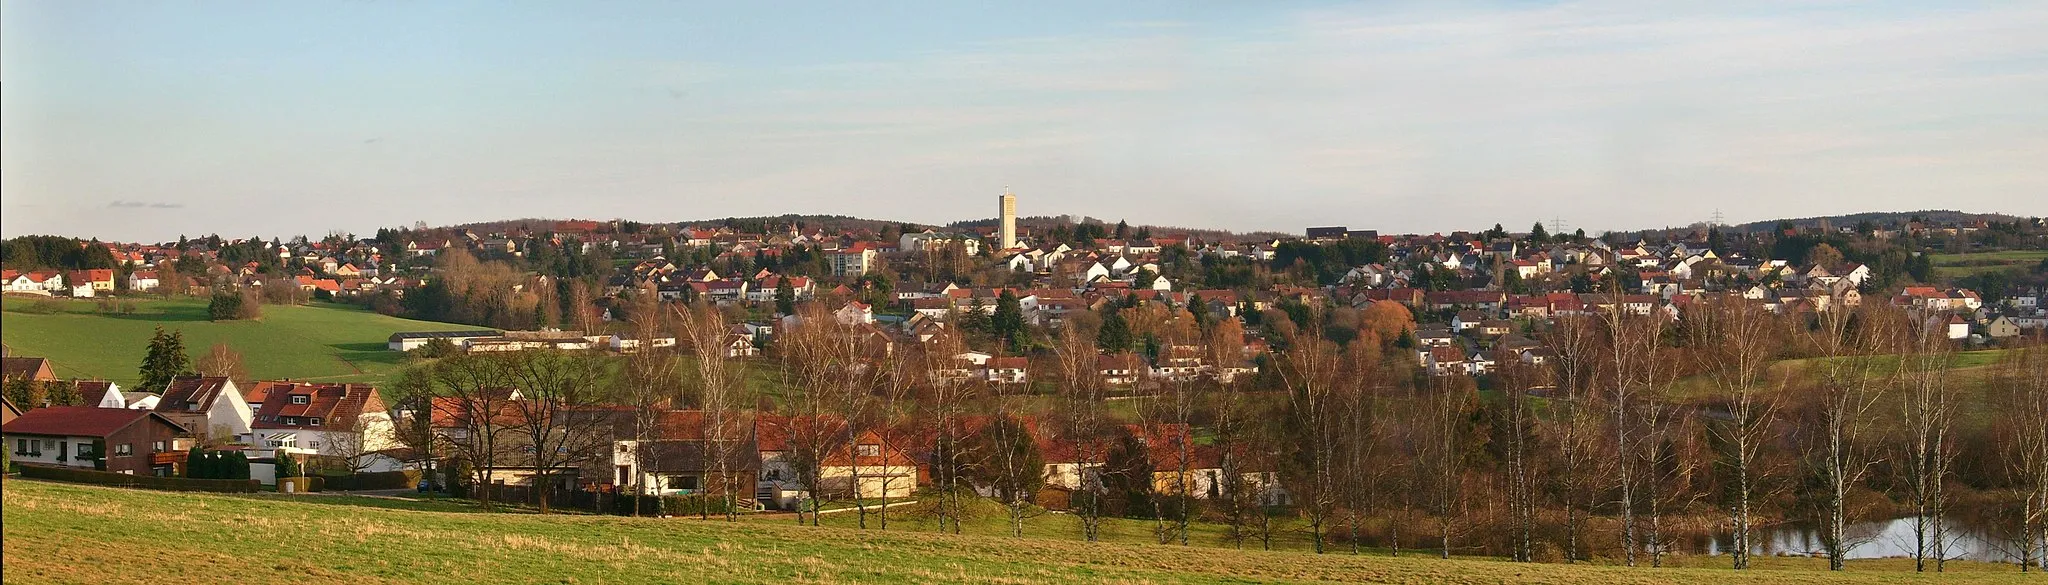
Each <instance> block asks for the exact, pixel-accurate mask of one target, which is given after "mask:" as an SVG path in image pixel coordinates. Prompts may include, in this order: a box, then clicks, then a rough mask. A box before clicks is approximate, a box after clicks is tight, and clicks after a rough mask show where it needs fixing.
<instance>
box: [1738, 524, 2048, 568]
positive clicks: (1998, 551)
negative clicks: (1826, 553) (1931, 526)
mask: <svg viewBox="0 0 2048 585" xmlns="http://www.w3.org/2000/svg"><path fill="white" fill-rule="evenodd" d="M1913 525H1914V522H1913V518H1912V517H1905V518H1898V519H1894V520H1887V521H1883V522H1859V523H1856V524H1851V525H1849V537H1850V542H1852V543H1854V545H1853V546H1851V547H1850V548H1849V555H1848V558H1851V559H1881V558H1911V557H1912V556H1913V549H1914V539H1913ZM1946 529H1947V530H1948V534H1946V535H1943V540H1945V541H1946V542H1947V543H1948V547H1947V553H1946V556H1948V557H1949V558H1950V559H1963V560H1971V561H1984V562H2005V563H2010V562H2018V560H2019V557H2020V554H2019V553H2020V549H2019V544H2018V543H2015V542H2010V541H2009V540H2007V539H2004V538H1999V537H1996V536H1993V532H1992V531H1990V530H1987V529H1986V527H1983V526H1970V525H1968V524H1965V523H1963V522H1960V521H1950V522H1949V523H1948V526H1947V527H1946ZM1758 533H1759V534H1758V539H1757V540H1758V542H1757V543H1756V544H1755V545H1753V546H1752V550H1751V554H1756V555H1794V556H1823V552H1822V551H1823V550H1824V549H1825V547H1824V546H1823V545H1822V544H1821V539H1820V531H1819V529H1818V528H1816V527H1813V526H1810V525H1799V524H1785V525H1778V526H1771V527H1766V528H1762V529H1760V530H1759V531H1758ZM1732 542H1733V541H1732V540H1731V539H1730V538H1728V536H1727V535H1718V536H1716V537H1714V538H1713V539H1711V540H1710V541H1709V542H1708V543H1706V544H1707V553H1708V554H1721V553H1722V552H1723V551H1724V550H1726V549H1727V547H1729V546H1731V545H1732Z"/></svg>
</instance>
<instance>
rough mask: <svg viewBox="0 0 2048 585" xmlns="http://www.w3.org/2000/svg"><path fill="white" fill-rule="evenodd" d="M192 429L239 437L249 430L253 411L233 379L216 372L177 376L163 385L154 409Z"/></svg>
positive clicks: (217, 435) (212, 435) (209, 434)
mask: <svg viewBox="0 0 2048 585" xmlns="http://www.w3.org/2000/svg"><path fill="white" fill-rule="evenodd" d="M154 412H156V413H157V414H161V415H163V416H164V417H165V418H169V419H171V422H174V423H177V424H178V426H180V427H184V428H186V429H189V430H190V431H191V432H192V433H194V434H198V435H202V436H209V437H216V438H224V439H240V438H242V437H243V436H244V435H247V434H249V429H250V424H251V423H252V422H254V420H255V414H254V413H252V412H250V410H249V403H248V402H246V401H244V400H243V398H242V391H241V389H240V388H237V387H235V382H234V381H233V380H229V379H227V378H225V377H219V376H179V377H177V378H174V379H172V380H171V384H170V386H168V387H166V388H164V393H163V397H162V398H159V399H158V400H157V404H156V409H155V411H154Z"/></svg>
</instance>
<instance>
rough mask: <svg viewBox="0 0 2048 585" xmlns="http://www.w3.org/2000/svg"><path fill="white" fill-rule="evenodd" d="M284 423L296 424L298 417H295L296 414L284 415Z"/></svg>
mask: <svg viewBox="0 0 2048 585" xmlns="http://www.w3.org/2000/svg"><path fill="white" fill-rule="evenodd" d="M284 424H288V425H296V424H299V417H296V416H287V417H284Z"/></svg>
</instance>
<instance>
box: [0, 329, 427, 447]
mask: <svg viewBox="0 0 2048 585" xmlns="http://www.w3.org/2000/svg"><path fill="white" fill-rule="evenodd" d="M8 359H9V360H38V361H40V360H41V358H8ZM78 387H79V389H80V391H81V392H82V393H83V394H84V397H85V399H86V401H87V403H88V404H90V406H42V405H15V404H13V403H11V402H10V403H8V408H9V409H10V411H11V412H13V413H18V414H19V416H13V417H12V418H11V420H9V421H8V422H7V423H6V424H5V425H4V427H0V436H4V437H5V441H6V443H7V445H9V446H11V447H12V448H13V449H14V451H13V452H12V456H13V459H12V460H13V461H14V462H17V463H22V464H29V465H55V466H64V467H93V466H95V465H98V464H100V463H99V461H97V460H103V461H104V465H105V469H106V470H108V471H113V472H117V473H129V474H144V475H176V474H177V473H178V469H179V466H181V465H182V464H183V459H182V455H181V453H183V452H185V451H188V450H190V448H191V447H192V446H193V445H195V444H211V445H215V446H217V447H219V448H228V449H241V450H245V451H248V452H250V453H251V454H252V456H254V457H259V458H270V457H274V456H276V455H280V454H286V453H290V454H294V455H304V456H324V457H336V458H344V459H353V460H355V461H353V462H352V463H353V464H357V465H360V466H362V468H363V469H364V470H369V471H376V470H388V469H392V468H396V467H398V466H400V465H401V463H400V462H399V461H397V460H396V458H394V457H391V456H388V455H378V454H379V453H388V452H390V451H391V450H393V449H396V448H397V447H399V445H398V442H397V440H396V428H395V427H394V426H393V423H392V418H391V412H390V408H389V405H388V404H386V403H385V402H384V400H383V398H382V396H380V395H379V394H378V392H377V389H376V388H374V387H371V386H368V385H363V384H333V383H314V382H297V381H291V380H266V381H258V382H254V383H252V384H250V385H249V386H248V387H246V388H245V387H241V386H239V385H237V384H236V383H235V382H234V381H232V380H229V379H227V378H222V377H206V376H183V377H179V378H176V379H174V380H173V381H172V382H171V383H170V385H169V386H168V387H166V388H165V389H164V391H163V393H161V394H157V393H150V392H132V391H128V392H124V391H122V390H121V389H120V388H119V386H118V385H116V384H114V383H112V382H106V381H80V382H78ZM22 407H26V408H25V412H23V410H24V409H23V408H22ZM95 443H98V444H104V445H106V449H107V451H106V452H105V453H94V452H92V450H91V449H92V447H91V445H93V444H95ZM95 455H99V457H95Z"/></svg>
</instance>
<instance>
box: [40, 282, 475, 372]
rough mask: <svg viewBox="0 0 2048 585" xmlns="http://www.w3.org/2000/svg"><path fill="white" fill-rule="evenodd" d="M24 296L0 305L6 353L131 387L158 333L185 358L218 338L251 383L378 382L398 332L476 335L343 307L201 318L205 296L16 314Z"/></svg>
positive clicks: (390, 362) (396, 358)
mask: <svg viewBox="0 0 2048 585" xmlns="http://www.w3.org/2000/svg"><path fill="white" fill-rule="evenodd" d="M33 302H35V301H34V300H32V299H27V298H21V297H12V296H10V297H7V298H6V299H5V300H4V301H0V305H4V311H0V341H4V342H5V343H6V344H7V348H8V351H9V355H22V356H38V357H46V358H50V362H51V364H52V365H53V366H54V367H55V368H56V372H57V375H58V376H61V377H65V378H100V379H106V380H113V381H114V382H117V383H120V384H121V385H123V386H128V385H131V384H134V383H135V379H136V375H135V369H136V366H138V365H140V364H141V363H142V356H143V354H144V353H146V351H147V349H148V346H149V336H150V334H151V332H152V331H153V330H154V328H156V327H159V326H161V327H163V328H164V329H165V330H167V331H182V332H184V335H185V350H186V352H187V353H188V354H190V355H191V357H192V359H194V360H197V359H199V357H200V356H203V355H205V353H206V351H207V349H208V348H211V347H213V344H215V343H222V342H225V343H227V344H228V347H231V348H234V350H235V351H237V352H240V353H241V354H242V358H243V362H244V364H245V365H246V366H247V367H248V369H249V374H250V375H252V376H255V377H257V378H259V379H277V378H292V379H298V380H321V381H334V382H368V383H377V382H381V381H382V380H383V378H384V376H385V375H386V374H388V373H390V372H391V371H392V370H394V369H395V368H396V367H397V365H398V364H399V362H401V361H402V360H403V358H404V356H403V355H402V354H400V353H398V352H395V351H390V350H388V349H386V348H385V345H384V343H385V339H386V338H389V337H390V336H391V334H392V333H395V332H399V331H436V330H456V329H477V327H471V326H467V325H458V324H452V323H435V322H429V321H413V320H409V319H400V318H396V317H387V316H384V315H379V314H377V313H373V312H370V311H366V310H363V309H359V308H356V307H352V306H348V305H339V304H332V303H314V304H310V305H305V306H283V305H265V306H264V307H263V318H262V319H260V320H256V321H226V322H214V321H210V320H208V319H207V315H206V300H205V299H168V300H139V301H136V303H137V305H138V309H139V310H137V311H136V312H135V313H134V314H127V315H121V314H103V313H99V312H97V308H98V307H97V305H96V304H95V303H93V302H91V301H59V302H60V303H61V304H62V306H63V307H64V310H63V311H61V312H57V313H50V314H36V313H30V312H24V311H23V310H22V309H24V308H26V307H27V306H28V305H29V304H30V303H33Z"/></svg>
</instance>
